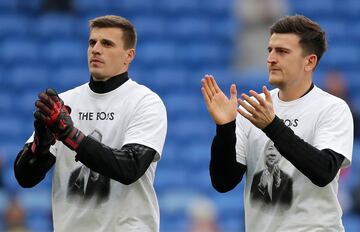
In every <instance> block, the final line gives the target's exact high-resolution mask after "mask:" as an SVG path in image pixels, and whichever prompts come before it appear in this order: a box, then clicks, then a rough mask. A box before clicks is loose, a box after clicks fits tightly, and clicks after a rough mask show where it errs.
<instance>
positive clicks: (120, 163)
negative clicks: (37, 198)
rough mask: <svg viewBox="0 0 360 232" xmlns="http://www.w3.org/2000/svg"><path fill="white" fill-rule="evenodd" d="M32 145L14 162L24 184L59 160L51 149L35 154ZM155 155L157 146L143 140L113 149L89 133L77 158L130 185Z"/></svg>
mask: <svg viewBox="0 0 360 232" xmlns="http://www.w3.org/2000/svg"><path fill="white" fill-rule="evenodd" d="M30 147H31V143H29V144H25V146H24V148H23V149H22V150H21V151H20V152H19V154H18V155H17V158H16V161H15V163H14V171H15V177H16V179H17V181H18V182H19V184H20V186H22V187H24V188H30V187H33V186H35V185H36V184H38V183H39V182H40V181H42V180H43V179H44V178H45V176H46V173H47V172H48V171H49V170H50V169H51V167H52V166H53V165H54V163H55V161H56V158H55V156H53V155H52V154H51V153H50V152H49V153H48V154H47V155H42V156H40V155H39V154H33V153H32V151H31V149H30ZM155 155H156V151H155V150H154V149H152V148H149V147H147V146H144V145H141V144H126V145H124V146H123V147H122V148H121V149H113V148H110V147H107V146H105V145H104V144H102V143H100V142H98V141H96V140H94V139H92V138H91V137H89V136H86V137H85V138H84V140H83V141H82V143H81V144H80V147H79V150H78V152H77V155H76V159H77V160H79V161H80V162H82V163H83V164H85V165H86V166H87V167H88V168H90V169H91V170H93V171H96V172H98V173H100V174H102V175H104V176H107V177H109V178H111V179H114V180H116V181H119V182H120V183H122V184H126V185H129V184H132V183H134V182H135V181H137V180H138V179H139V178H140V177H141V176H142V175H143V174H144V173H145V172H146V170H147V169H148V167H149V166H150V164H151V162H152V161H153V159H154V157H155Z"/></svg>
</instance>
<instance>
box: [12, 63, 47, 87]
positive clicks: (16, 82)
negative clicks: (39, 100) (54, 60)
mask: <svg viewBox="0 0 360 232" xmlns="http://www.w3.org/2000/svg"><path fill="white" fill-rule="evenodd" d="M50 78H51V76H50V72H49V70H48V68H47V66H45V65H43V66H41V65H19V66H16V67H14V68H13V69H11V70H10V72H9V75H8V76H7V78H6V83H7V86H8V87H12V88H14V89H15V90H28V89H29V88H35V89H38V90H39V92H40V90H44V89H45V88H46V87H47V86H48V82H49V79H50Z"/></svg>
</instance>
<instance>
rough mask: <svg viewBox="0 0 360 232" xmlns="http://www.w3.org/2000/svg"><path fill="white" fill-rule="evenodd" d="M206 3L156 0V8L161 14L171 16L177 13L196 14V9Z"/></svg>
mask: <svg viewBox="0 0 360 232" xmlns="http://www.w3.org/2000/svg"><path fill="white" fill-rule="evenodd" d="M206 4H208V3H206ZM206 4H203V5H200V4H199V2H198V1H194V0H183V1H179V0H159V1H156V8H157V9H158V10H159V11H160V13H161V14H163V15H166V16H169V17H170V18H173V17H177V16H178V15H196V13H197V10H198V9H199V8H201V7H203V6H205V5H206Z"/></svg>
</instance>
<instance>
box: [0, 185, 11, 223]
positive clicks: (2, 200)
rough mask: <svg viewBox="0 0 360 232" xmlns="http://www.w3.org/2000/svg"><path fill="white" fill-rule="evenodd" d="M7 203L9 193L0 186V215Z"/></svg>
mask: <svg viewBox="0 0 360 232" xmlns="http://www.w3.org/2000/svg"><path fill="white" fill-rule="evenodd" d="M8 204H9V195H8V193H7V192H6V191H5V189H2V188H0V215H3V214H4V212H5V209H6V208H7V206H8ZM1 221H2V220H1Z"/></svg>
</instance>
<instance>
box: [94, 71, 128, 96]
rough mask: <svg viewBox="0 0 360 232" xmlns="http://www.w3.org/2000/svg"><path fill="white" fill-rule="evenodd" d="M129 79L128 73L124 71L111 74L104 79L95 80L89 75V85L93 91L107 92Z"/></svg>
mask: <svg viewBox="0 0 360 232" xmlns="http://www.w3.org/2000/svg"><path fill="white" fill-rule="evenodd" d="M127 80H129V77H128V73H127V72H124V73H121V74H119V75H116V76H113V77H111V78H109V79H107V80H106V81H97V80H94V78H93V77H92V76H91V77H90V82H89V87H90V89H91V90H92V91H94V92H95V93H107V92H110V91H112V90H114V89H116V88H118V87H119V86H121V85H122V84H124V83H125V82H126V81H127Z"/></svg>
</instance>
